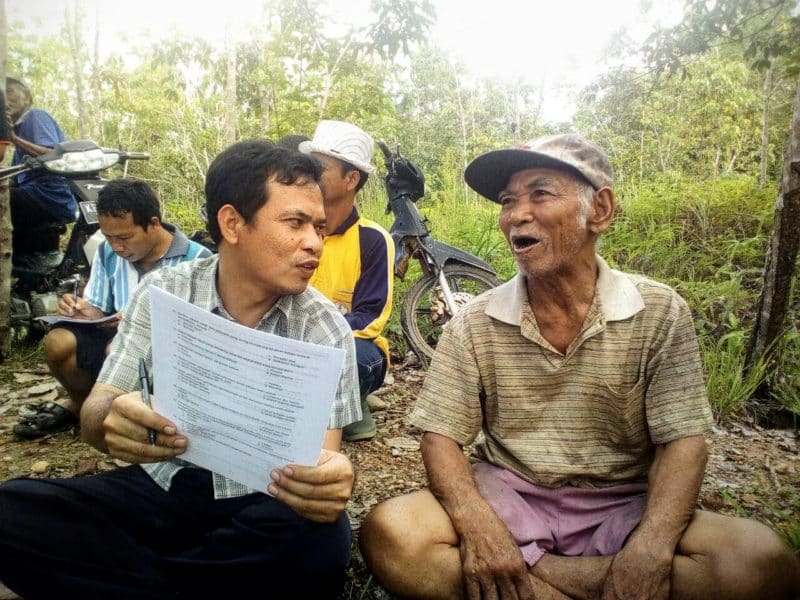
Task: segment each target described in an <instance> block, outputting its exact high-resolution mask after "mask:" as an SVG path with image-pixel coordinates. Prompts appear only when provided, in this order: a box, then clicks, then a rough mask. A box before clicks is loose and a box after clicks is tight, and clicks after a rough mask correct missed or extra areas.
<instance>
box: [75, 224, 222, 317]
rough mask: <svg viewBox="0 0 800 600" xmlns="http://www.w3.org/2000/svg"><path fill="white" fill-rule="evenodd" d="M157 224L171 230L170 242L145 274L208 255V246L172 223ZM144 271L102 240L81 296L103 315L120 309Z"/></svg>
mask: <svg viewBox="0 0 800 600" xmlns="http://www.w3.org/2000/svg"><path fill="white" fill-rule="evenodd" d="M161 225H162V227H164V229H166V230H167V231H169V232H170V233H172V242H171V243H170V245H169V248H167V251H166V252H165V253H164V256H162V257H161V258H160V259H158V260H157V261H156V262H155V263H153V266H152V267H151V268H150V269H149V270H148V271H147V272H148V273H149V272H150V271H155V270H156V269H160V268H161V267H169V266H172V265H177V264H179V263H182V262H187V261H190V260H194V259H196V258H205V257H207V256H211V252H210V251H209V250H208V248H206V247H205V246H203V245H201V244H198V243H197V242H192V241H191V240H189V238H187V237H186V236H185V235H184V234H183V232H182V231H181V230H180V229H178V228H177V227H176V226H175V225H170V224H169V223H162V224H161ZM144 274H145V272H144V271H142V270H141V268H140V267H139V266H138V265H137V264H136V263H132V262H131V261H129V260H125V259H124V258H122V257H121V256H119V255H117V253H116V252H114V251H113V250H112V249H111V244H109V243H108V242H107V241H106V240H103V241H102V242H101V243H100V245H99V246H98V247H97V252H95V255H94V259H93V260H92V272H91V274H90V275H89V281H87V282H86V289H85V290H84V295H83V298H84V299H85V300H86V301H87V302H88V303H89V304H91V305H92V306H94V307H95V308H99V309H100V310H102V311H103V312H104V313H106V314H112V313H116V312H122V311H124V310H125V307H126V306H127V305H128V300H130V297H131V294H132V293H133V290H135V289H136V286H138V285H139V280H140V279H141V278H142V277H143V276H144Z"/></svg>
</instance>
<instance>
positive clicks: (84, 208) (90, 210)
mask: <svg viewBox="0 0 800 600" xmlns="http://www.w3.org/2000/svg"><path fill="white" fill-rule="evenodd" d="M80 207H81V213H82V214H83V218H84V219H85V220H86V222H87V223H89V224H90V225H93V224H94V223H97V203H96V202H94V201H92V200H86V201H84V202H81V203H80Z"/></svg>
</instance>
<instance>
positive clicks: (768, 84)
mask: <svg viewBox="0 0 800 600" xmlns="http://www.w3.org/2000/svg"><path fill="white" fill-rule="evenodd" d="M771 97H772V65H770V66H769V67H768V68H767V72H766V74H765V75H764V111H763V113H762V116H761V160H760V163H761V164H760V165H759V166H760V169H759V172H758V185H759V187H761V188H763V187H764V186H765V185H767V162H768V161H769V117H770V99H771Z"/></svg>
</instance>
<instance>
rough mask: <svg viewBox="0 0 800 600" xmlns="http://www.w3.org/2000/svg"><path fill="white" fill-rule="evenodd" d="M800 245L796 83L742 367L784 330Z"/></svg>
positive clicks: (749, 364)
mask: <svg viewBox="0 0 800 600" xmlns="http://www.w3.org/2000/svg"><path fill="white" fill-rule="evenodd" d="M799 246H800V82H798V85H797V91H796V93H795V98H794V106H793V109H792V120H791V123H790V125H789V140H788V141H787V142H786V153H785V158H784V163H783V176H782V177H781V185H780V189H779V190H778V200H777V202H776V204H775V222H774V224H773V229H772V237H771V238H770V242H769V248H768V249H767V258H766V262H765V265H764V289H763V290H762V291H761V297H760V298H759V299H758V307H757V312H756V322H755V325H754V327H753V333H752V335H751V337H750V340H749V343H748V348H747V359H746V362H745V364H746V368H748V369H749V368H751V367H752V366H753V364H754V363H755V362H756V361H757V360H758V359H759V358H761V357H763V356H765V355H766V354H767V353H769V352H770V351H771V350H772V347H773V343H774V342H775V341H776V340H777V339H778V338H780V336H781V335H782V334H783V331H784V322H785V320H786V313H787V308H788V305H789V296H790V292H791V287H792V276H793V275H794V271H795V265H796V264H797V252H798V247H799Z"/></svg>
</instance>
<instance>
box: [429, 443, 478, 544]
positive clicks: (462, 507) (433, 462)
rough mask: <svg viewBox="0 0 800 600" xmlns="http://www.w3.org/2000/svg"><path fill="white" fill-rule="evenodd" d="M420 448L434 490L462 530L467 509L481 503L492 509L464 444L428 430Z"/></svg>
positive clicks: (454, 524) (456, 527) (437, 497)
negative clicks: (482, 490)
mask: <svg viewBox="0 0 800 600" xmlns="http://www.w3.org/2000/svg"><path fill="white" fill-rule="evenodd" d="M420 449H421V451H422V459H423V461H424V462H425V469H426V471H427V473H428V481H429V483H430V490H431V493H432V494H433V495H434V496H436V499H437V500H439V503H440V504H441V505H442V507H443V508H444V509H445V511H446V512H447V514H448V515H449V516H450V520H451V521H452V522H453V527H454V528H455V530H456V531H457V532H458V533H459V534H461V533H462V531H463V526H464V524H465V519H464V517H465V515H466V514H467V513H469V512H472V511H473V510H474V509H475V508H476V507H479V506H480V507H484V506H485V507H486V508H489V509H490V510H491V507H489V505H488V504H487V503H486V501H485V500H484V499H483V497H482V496H481V495H480V493H479V492H478V486H477V484H476V483H475V478H474V476H473V474H472V467H471V466H470V464H469V461H468V460H467V458H466V457H465V456H464V453H463V451H462V450H461V447H460V446H459V445H458V444H457V443H456V442H455V441H454V440H452V439H450V438H448V437H446V436H443V435H439V434H436V433H431V432H427V433H425V434H424V435H423V436H422V442H421V446H420Z"/></svg>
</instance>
